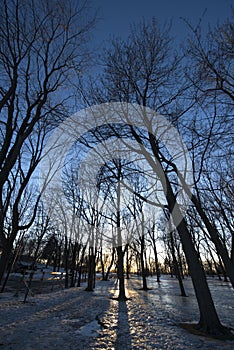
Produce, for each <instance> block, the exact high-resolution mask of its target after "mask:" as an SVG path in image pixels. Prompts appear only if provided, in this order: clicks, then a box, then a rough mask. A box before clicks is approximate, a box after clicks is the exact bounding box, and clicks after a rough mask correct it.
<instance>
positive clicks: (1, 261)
mask: <svg viewBox="0 0 234 350" xmlns="http://www.w3.org/2000/svg"><path fill="white" fill-rule="evenodd" d="M12 248H13V243H11V242H10V241H7V242H6V243H5V244H4V246H3V249H2V255H1V258H0V283H1V281H2V279H3V276H4V273H5V271H6V269H7V267H8V263H9V260H10V256H11V252H12Z"/></svg>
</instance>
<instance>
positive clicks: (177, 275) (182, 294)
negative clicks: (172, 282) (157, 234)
mask: <svg viewBox="0 0 234 350" xmlns="http://www.w3.org/2000/svg"><path fill="white" fill-rule="evenodd" d="M169 231H170V232H169V235H170V242H171V254H172V260H173V266H174V271H175V275H176V277H177V279H178V282H179V286H180V292H181V296H182V297H186V293H185V289H184V284H183V281H182V277H181V273H180V269H179V265H178V262H177V259H176V255H175V244H174V239H173V233H172V227H171V225H170V221H169Z"/></svg>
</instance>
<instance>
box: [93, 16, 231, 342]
mask: <svg viewBox="0 0 234 350" xmlns="http://www.w3.org/2000/svg"><path fill="white" fill-rule="evenodd" d="M105 63H106V68H105V75H104V78H103V79H102V84H101V87H100V88H99V89H98V87H96V89H97V90H98V92H97V93H96V94H95V91H94V90H93V89H92V88H93V86H91V91H92V93H93V94H94V96H95V97H92V98H91V102H93V101H94V100H95V99H96V101H98V102H101V101H102V102H103V101H105V100H108V101H110V100H111V101H113V100H114V101H116V100H117V101H125V102H137V103H138V104H139V105H141V106H142V109H141V110H142V118H143V120H144V125H146V126H147V130H148V132H143V131H142V130H140V128H137V127H134V126H130V128H129V134H128V135H129V137H130V138H134V140H135V141H136V142H137V143H138V145H139V147H138V148H135V149H133V147H132V148H131V150H132V151H134V150H135V152H136V153H137V154H139V152H141V155H142V156H144V157H145V159H146V161H147V162H148V164H149V165H150V167H151V169H152V170H153V172H154V173H155V175H156V176H157V177H158V179H160V181H161V184H162V188H163V191H164V194H165V206H166V208H167V209H168V211H169V213H170V215H171V219H172V220H173V222H174V224H175V225H176V228H177V231H178V234H179V236H180V239H181V242H182V246H183V250H184V253H185V256H186V259H187V263H188V267H189V271H190V274H191V277H192V281H193V286H194V290H195V294H196V297H197V301H198V305H199V310H200V320H199V324H198V328H200V329H202V330H203V331H205V332H207V333H210V334H216V335H217V334H219V335H225V336H230V337H231V334H230V332H229V331H228V330H227V329H226V328H225V327H223V326H222V325H221V323H220V321H219V318H218V315H217V312H216V309H215V306H214V303H213V300H212V296H211V293H210V290H209V287H208V284H207V281H206V276H205V273H204V270H203V267H202V265H201V263H200V260H199V257H198V254H197V251H196V249H195V247H194V242H193V240H192V237H191V234H190V232H189V230H188V226H187V223H186V220H185V218H184V215H183V206H182V205H181V203H180V201H179V200H178V193H179V192H180V190H181V189H183V191H186V193H187V194H188V195H189V196H190V197H191V195H192V194H191V191H190V188H189V185H188V183H187V182H186V179H185V177H184V174H182V173H181V171H180V169H179V168H178V167H177V165H176V157H178V154H177V155H176V156H175V157H174V158H173V157H172V156H170V155H169V154H168V151H167V150H166V149H165V146H164V145H162V143H160V140H159V139H157V137H156V136H155V134H154V130H155V129H154V126H153V118H150V117H148V118H147V113H146V106H150V107H153V108H154V110H157V111H160V112H161V113H167V114H168V115H169V116H170V117H171V118H170V119H171V121H172V122H173V123H174V125H175V126H177V125H178V122H179V120H180V117H181V116H182V115H183V114H184V113H185V109H186V108H182V112H181V105H180V103H179V97H180V96H181V94H182V92H184V91H185V90H186V88H187V85H186V86H178V84H177V85H176V84H175V81H177V80H175V78H176V76H177V74H178V72H179V71H178V60H177V59H176V58H175V59H172V56H171V55H170V51H169V39H168V35H167V32H163V33H162V32H161V31H160V29H159V27H158V25H157V23H156V22H155V21H154V20H153V21H152V23H151V24H150V25H147V24H146V23H145V22H143V23H141V25H139V26H138V27H137V28H136V27H135V28H133V30H132V32H131V35H130V37H129V39H128V40H127V41H126V42H122V41H118V40H117V41H114V42H113V46H112V49H110V50H109V51H108V52H107V55H106V61H105ZM175 101H176V102H175ZM177 101H178V103H177ZM174 102H175V103H174ZM138 111H139V110H138ZM155 118H156V117H155ZM126 124H130V121H129V122H128V117H126ZM125 135H126V130H125ZM130 135H131V136H130ZM116 136H117V137H119V138H120V137H121V136H122V135H121V133H120V131H119V130H117V131H116ZM171 141H172V140H171ZM122 142H123V143H124V144H125V145H126V147H127V146H128V143H127V142H125V140H124V138H122ZM175 177H177V178H178V180H179V182H178V181H176V180H175ZM194 198H195V199H194ZM192 200H194V201H195V200H196V197H195V196H192ZM202 219H203V220H205V218H204V217H203V218H202ZM208 223H209V225H210V222H209V220H208V222H207V225H208ZM210 229H211V227H209V230H210Z"/></svg>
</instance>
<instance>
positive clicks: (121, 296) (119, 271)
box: [117, 246, 127, 301]
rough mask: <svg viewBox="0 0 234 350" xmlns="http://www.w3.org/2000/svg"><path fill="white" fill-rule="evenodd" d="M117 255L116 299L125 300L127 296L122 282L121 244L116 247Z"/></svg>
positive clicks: (122, 259) (122, 260)
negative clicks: (117, 290)
mask: <svg viewBox="0 0 234 350" xmlns="http://www.w3.org/2000/svg"><path fill="white" fill-rule="evenodd" d="M117 256H118V263H117V276H118V280H119V295H118V298H117V299H118V300H119V301H124V300H127V297H126V295H125V283H124V252H123V250H122V246H119V247H117Z"/></svg>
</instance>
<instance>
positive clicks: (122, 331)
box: [114, 301, 132, 350]
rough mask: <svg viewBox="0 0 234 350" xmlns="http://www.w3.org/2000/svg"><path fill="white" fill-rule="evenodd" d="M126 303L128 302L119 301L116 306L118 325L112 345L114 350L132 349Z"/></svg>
mask: <svg viewBox="0 0 234 350" xmlns="http://www.w3.org/2000/svg"><path fill="white" fill-rule="evenodd" d="M127 303H128V301H119V304H118V323H117V329H116V340H115V344H114V348H115V350H123V349H124V350H128V349H129V350H130V349H132V336H131V333H130V326H129V319H128V307H127Z"/></svg>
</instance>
